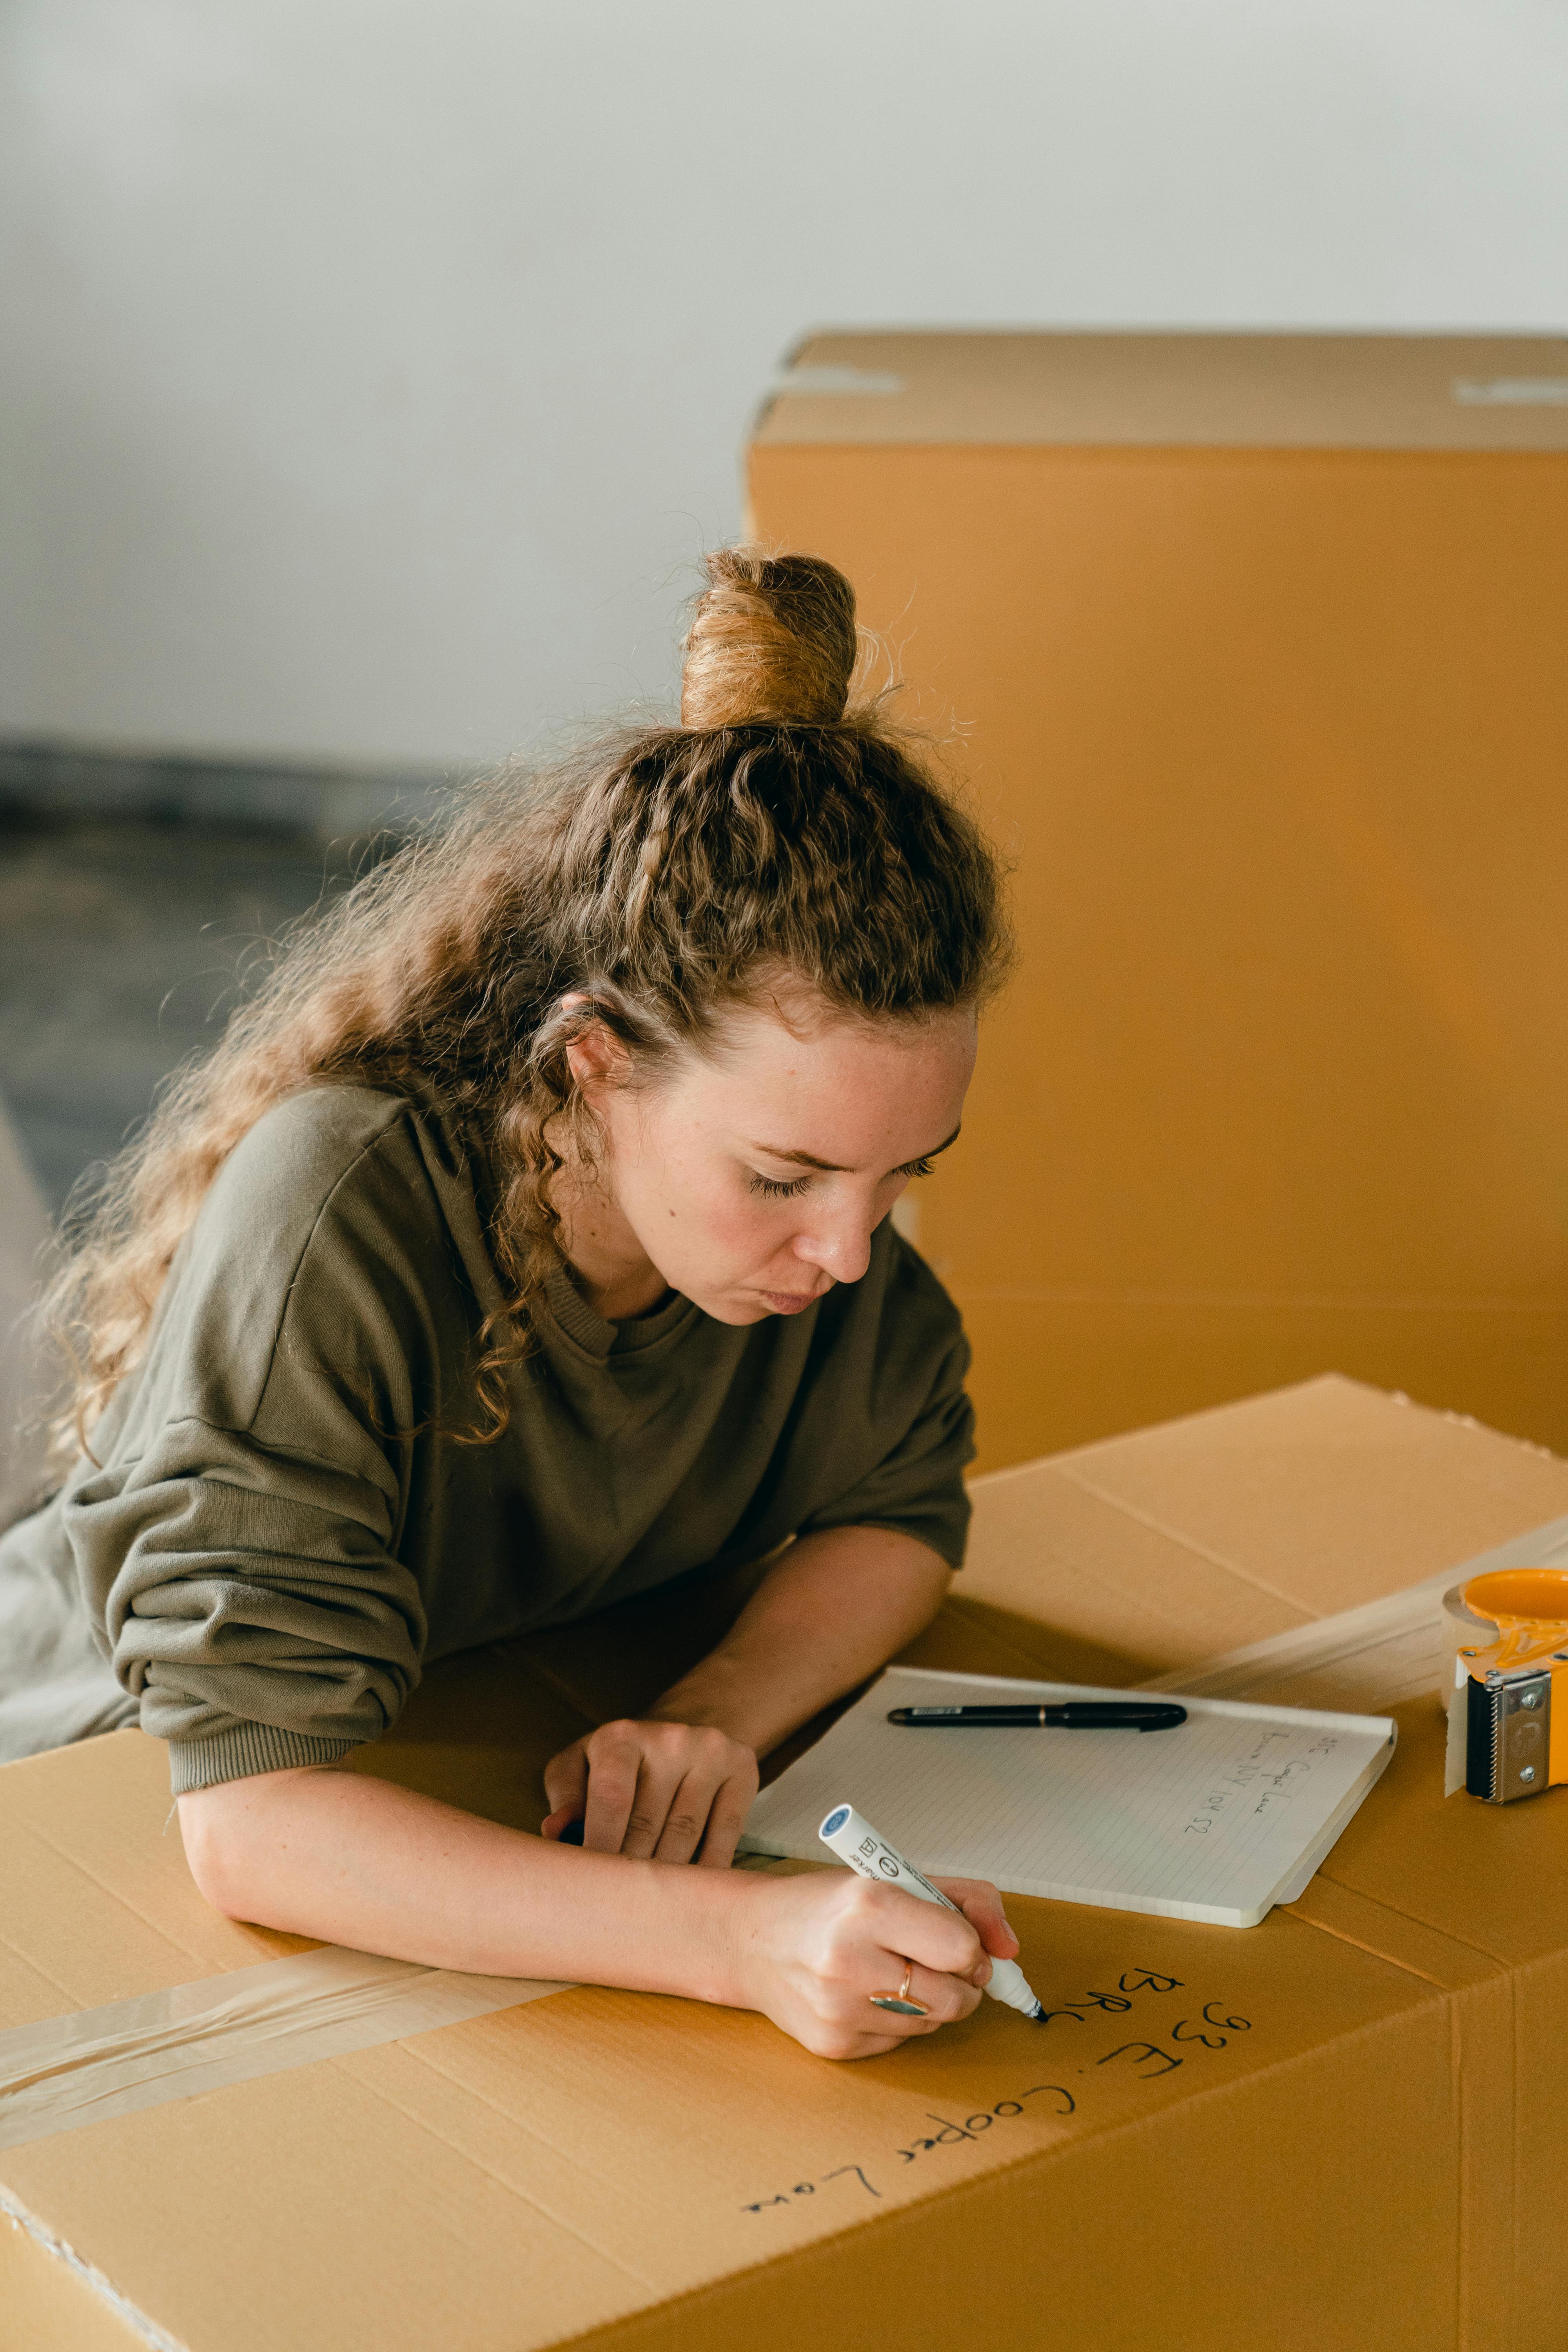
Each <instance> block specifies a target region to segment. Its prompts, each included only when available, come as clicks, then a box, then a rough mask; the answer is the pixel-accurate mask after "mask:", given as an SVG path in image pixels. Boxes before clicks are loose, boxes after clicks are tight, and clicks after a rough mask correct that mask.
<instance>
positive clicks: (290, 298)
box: [0, 0, 1568, 761]
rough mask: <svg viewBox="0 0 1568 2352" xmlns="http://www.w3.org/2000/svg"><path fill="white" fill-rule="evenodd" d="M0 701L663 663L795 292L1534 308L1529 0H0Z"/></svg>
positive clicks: (1018, 318) (395, 752)
mask: <svg viewBox="0 0 1568 2352" xmlns="http://www.w3.org/2000/svg"><path fill="white" fill-rule="evenodd" d="M0 74H3V81H4V89H3V95H0V107H3V112H0V152H4V156H5V161H4V163H0V173H3V175H4V179H3V185H0V202H3V205H4V231H3V234H4V251H3V257H0V269H3V280H0V305H3V309H4V315H5V321H6V325H5V360H4V366H5V383H4V388H3V389H4V401H5V419H6V423H5V434H6V443H5V471H6V478H7V499H8V507H9V521H8V524H7V528H6V530H5V547H4V555H3V557H0V564H3V575H4V576H3V579H0V594H3V597H4V613H3V614H0V618H3V620H4V638H5V651H4V671H3V675H0V732H4V733H10V734H16V733H24V732H32V733H44V734H59V733H64V734H68V735H74V736H77V737H79V738H85V739H88V740H118V741H131V742H134V743H142V744H146V745H172V746H177V747H178V746H184V747H189V748H195V747H213V748H228V749H232V750H236V751H271V752H284V753H295V754H303V755H306V756H309V755H311V754H328V755H347V756H349V757H352V758H366V757H368V758H377V757H391V758H397V759H413V760H436V761H442V760H449V759H456V760H468V759H471V758H475V757H483V756H488V755H489V754H490V753H491V752H493V751H496V750H498V749H499V748H501V747H503V746H505V745H508V744H510V743H512V742H514V741H518V740H528V739H531V738H533V737H536V736H537V735H538V734H539V733H540V731H541V730H542V729H543V728H546V727H550V726H553V725H554V724H556V723H558V722H561V721H563V720H570V719H573V718H574V717H575V716H577V715H578V714H580V713H582V712H584V711H587V710H591V709H598V708H600V707H602V706H604V705H605V704H606V703H616V702H620V701H623V700H625V699H626V698H631V697H635V696H640V695H652V694H662V693H664V692H665V691H666V690H667V689H668V686H669V683H670V680H671V677H672V675H673V669H674V656H673V651H672V647H673V640H674V633H675V619H674V614H675V607H676V605H677V604H678V603H679V598H680V597H681V596H682V595H684V594H685V593H688V591H689V588H690V586H691V584H692V569H691V567H692V562H693V559H694V558H695V557H696V555H697V554H698V552H699V551H700V549H701V548H702V546H703V545H704V544H705V543H707V542H709V541H712V540H714V539H716V538H721V537H723V536H725V535H728V534H731V533H732V532H733V530H734V529H735V527H736V521H737V514H738V498H737V479H738V466H737V460H738V453H739V449H740V446H741V444H742V439H743V436H744V432H745V427H746V422H747V417H748V414H749V411H750V408H751V406H752V402H753V401H754V398H755V396H756V394H757V393H758V391H759V390H760V388H761V387H762V386H763V383H765V381H766V379H767V378H768V376H769V374H770V373H771V372H772V370H773V366H774V365H775V363H776V362H777V361H778V359H779V357H780V356H781V354H782V353H783V352H784V350H785V348H786V347H787V346H788V345H789V344H790V343H791V342H792V341H794V340H795V338H796V336H797V335H798V334H799V333H800V332H801V331H803V330H804V329H805V328H807V327H810V326H813V325H816V324H836V325H859V324H867V323H868V324H878V323H886V324H906V323H947V324H994V323H1000V324H1052V323H1085V324H1099V323H1104V324H1112V325H1174V326H1185V325H1222V326H1224V325H1265V324H1268V325H1273V324H1279V325H1330V326H1394V327H1398V326H1440V327H1458V328H1464V327H1525V328H1528V327H1551V328H1561V327H1562V326H1563V322H1564V319H1565V317H1568V283H1565V278H1568V132H1565V130H1564V122H1565V114H1568V109H1565V102H1564V94H1565V92H1568V5H1564V0H947V5H932V0H787V5H776V4H775V5H760V0H662V5H658V6H653V5H648V0H567V4H566V5H563V0H552V5H542V0H8V7H7V10H6V13H5V18H4V29H3V32H0Z"/></svg>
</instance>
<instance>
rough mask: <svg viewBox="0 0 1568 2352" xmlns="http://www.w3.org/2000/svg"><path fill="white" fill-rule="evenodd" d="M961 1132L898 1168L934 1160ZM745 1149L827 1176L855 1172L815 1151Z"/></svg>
mask: <svg viewBox="0 0 1568 2352" xmlns="http://www.w3.org/2000/svg"><path fill="white" fill-rule="evenodd" d="M961 1132H962V1130H961V1129H959V1128H956V1127H955V1128H954V1129H953V1130H952V1134H951V1135H950V1136H949V1137H948V1138H947V1139H946V1141H945V1142H942V1143H933V1144H932V1146H931V1150H929V1151H917V1152H916V1154H915V1158H914V1160H900V1163H899V1164H900V1167H904V1168H912V1167H913V1166H914V1164H915V1160H934V1159H935V1158H936V1156H937V1153H938V1152H939V1151H945V1150H947V1148H948V1144H950V1143H956V1142H957V1141H958V1139H959V1135H960V1133H961ZM746 1149H747V1150H748V1151H760V1152H761V1153H762V1155H763V1159H764V1160H787V1161H789V1162H790V1163H791V1165H792V1166H794V1167H796V1168H820V1169H821V1170H822V1171H823V1173H824V1174H825V1175H827V1176H851V1175H853V1174H854V1172H855V1171H854V1170H853V1169H850V1168H846V1167H845V1166H844V1164H843V1162H842V1161H841V1160H819V1159H818V1158H817V1156H816V1152H815V1151H785V1150H784V1149H783V1148H782V1146H781V1145H779V1144H776V1143H749V1144H748V1145H747V1146H746Z"/></svg>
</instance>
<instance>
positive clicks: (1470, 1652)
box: [1443, 1568, 1568, 1805]
mask: <svg viewBox="0 0 1568 2352" xmlns="http://www.w3.org/2000/svg"><path fill="white" fill-rule="evenodd" d="M1443 1619H1444V1624H1445V1626H1446V1628H1447V1638H1448V1653H1449V1657H1450V1660H1451V1664H1452V1672H1453V1681H1452V1684H1451V1686H1450V1694H1449V1700H1448V1709H1449V1713H1448V1727H1449V1753H1450V1756H1453V1755H1454V1754H1455V1751H1456V1749H1458V1752H1459V1754H1461V1755H1462V1756H1463V1759H1464V1786H1465V1787H1466V1788H1467V1789H1468V1790H1469V1792H1470V1794H1471V1796H1472V1797H1482V1798H1484V1799H1485V1800H1486V1801H1487V1803H1488V1804H1489V1805H1511V1804H1512V1803H1513V1802H1514V1801H1515V1800H1516V1799H1518V1798H1520V1797H1539V1796H1540V1795H1541V1793H1542V1790H1544V1789H1548V1788H1550V1787H1551V1786H1552V1783H1553V1782H1554V1781H1558V1780H1568V1569H1562V1568H1500V1569H1496V1570H1493V1571H1492V1573H1491V1574H1490V1575H1489V1576H1472V1577H1471V1578H1470V1580H1469V1581H1468V1584H1456V1585H1455V1586H1454V1588H1453V1590H1452V1591H1449V1592H1447V1593H1445V1594H1444V1596H1443ZM1450 1785H1452V1781H1451V1782H1450Z"/></svg>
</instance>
